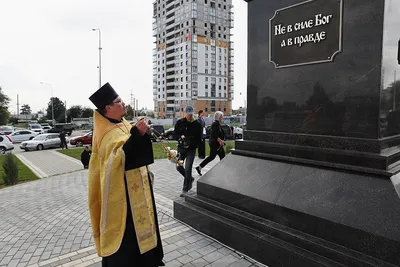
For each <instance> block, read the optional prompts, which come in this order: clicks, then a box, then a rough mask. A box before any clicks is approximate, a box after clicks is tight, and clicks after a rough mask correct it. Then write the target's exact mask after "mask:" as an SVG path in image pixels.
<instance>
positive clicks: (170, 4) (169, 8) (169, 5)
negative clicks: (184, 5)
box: [165, 0, 175, 12]
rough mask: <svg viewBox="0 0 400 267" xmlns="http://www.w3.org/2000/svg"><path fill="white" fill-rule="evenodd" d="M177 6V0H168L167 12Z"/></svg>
mask: <svg viewBox="0 0 400 267" xmlns="http://www.w3.org/2000/svg"><path fill="white" fill-rule="evenodd" d="M174 7H175V1H174V0H170V1H167V3H166V5H165V8H166V9H167V12H168V11H169V10H171V9H173V8H174Z"/></svg>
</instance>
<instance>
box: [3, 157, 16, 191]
mask: <svg viewBox="0 0 400 267" xmlns="http://www.w3.org/2000/svg"><path fill="white" fill-rule="evenodd" d="M3 169H4V174H3V181H4V184H5V185H15V184H17V183H18V166H17V162H15V160H14V158H13V156H12V154H11V153H10V154H7V155H6V158H5V160H4V162H3Z"/></svg>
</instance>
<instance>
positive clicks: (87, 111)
mask: <svg viewBox="0 0 400 267" xmlns="http://www.w3.org/2000/svg"><path fill="white" fill-rule="evenodd" d="M90 117H93V109H91V108H87V107H85V108H83V110H82V118H90Z"/></svg>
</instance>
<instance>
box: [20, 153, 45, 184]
mask: <svg viewBox="0 0 400 267" xmlns="http://www.w3.org/2000/svg"><path fill="white" fill-rule="evenodd" d="M15 156H16V157H17V158H18V159H19V160H20V161H21V162H22V163H24V164H25V165H26V166H27V167H28V168H29V169H30V170H31V171H32V172H33V173H34V174H35V175H36V176H37V177H39V178H40V179H42V178H47V177H49V176H48V175H47V174H46V173H45V172H44V171H42V170H41V169H40V168H38V167H36V165H34V164H33V163H32V162H31V161H29V160H27V159H26V158H25V157H24V156H22V155H21V154H15Z"/></svg>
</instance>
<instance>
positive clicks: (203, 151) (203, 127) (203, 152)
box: [197, 109, 206, 159]
mask: <svg viewBox="0 0 400 267" xmlns="http://www.w3.org/2000/svg"><path fill="white" fill-rule="evenodd" d="M198 114H199V117H198V118H197V120H198V121H199V123H200V124H201V131H202V133H201V142H200V144H199V149H198V150H197V152H198V157H199V158H200V159H204V158H205V157H206V122H205V121H204V118H203V116H204V112H203V110H201V109H200V110H199V113H198Z"/></svg>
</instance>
